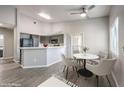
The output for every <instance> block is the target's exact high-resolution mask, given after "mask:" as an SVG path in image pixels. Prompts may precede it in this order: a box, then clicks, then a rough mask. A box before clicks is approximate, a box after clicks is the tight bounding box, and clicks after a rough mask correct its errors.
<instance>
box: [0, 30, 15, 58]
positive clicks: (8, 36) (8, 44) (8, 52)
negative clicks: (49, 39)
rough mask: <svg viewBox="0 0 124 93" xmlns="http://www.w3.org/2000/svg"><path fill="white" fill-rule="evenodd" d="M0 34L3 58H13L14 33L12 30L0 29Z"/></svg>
mask: <svg viewBox="0 0 124 93" xmlns="http://www.w3.org/2000/svg"><path fill="white" fill-rule="evenodd" d="M0 34H3V35H4V58H8V57H13V56H14V52H13V51H14V48H13V46H14V33H13V30H10V29H5V28H0Z"/></svg>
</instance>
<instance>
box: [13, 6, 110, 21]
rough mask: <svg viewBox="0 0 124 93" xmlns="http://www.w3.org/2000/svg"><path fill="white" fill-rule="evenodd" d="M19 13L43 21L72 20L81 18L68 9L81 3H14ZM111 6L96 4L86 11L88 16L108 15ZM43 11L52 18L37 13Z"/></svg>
mask: <svg viewBox="0 0 124 93" xmlns="http://www.w3.org/2000/svg"><path fill="white" fill-rule="evenodd" d="M15 7H16V8H17V9H18V10H19V11H20V12H21V13H23V14H25V15H28V16H31V17H33V18H36V19H38V20H41V21H45V22H60V21H72V20H82V19H83V18H82V17H81V16H80V15H70V12H69V10H70V9H75V8H80V7H82V5H16V6H15ZM110 8H111V6H109V5H96V7H95V8H93V9H92V10H90V11H89V12H88V16H89V17H90V18H97V17H103V16H108V15H109V12H110ZM40 12H44V13H47V14H49V15H50V16H51V17H52V19H51V20H46V19H44V18H42V17H40V16H39V15H38V13H40Z"/></svg>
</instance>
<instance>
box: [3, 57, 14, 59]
mask: <svg viewBox="0 0 124 93" xmlns="http://www.w3.org/2000/svg"><path fill="white" fill-rule="evenodd" d="M13 58H14V57H5V58H4V57H3V60H9V59H13Z"/></svg>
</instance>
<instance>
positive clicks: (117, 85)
mask: <svg viewBox="0 0 124 93" xmlns="http://www.w3.org/2000/svg"><path fill="white" fill-rule="evenodd" d="M111 74H112V78H113V80H114V82H115V85H116V87H119V84H118V82H117V79H116V77H115V74H114V73H113V72H112V73H111Z"/></svg>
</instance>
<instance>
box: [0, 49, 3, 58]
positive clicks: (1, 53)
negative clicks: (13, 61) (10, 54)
mask: <svg viewBox="0 0 124 93" xmlns="http://www.w3.org/2000/svg"><path fill="white" fill-rule="evenodd" d="M2 57H3V49H1V48H0V58H2Z"/></svg>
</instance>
